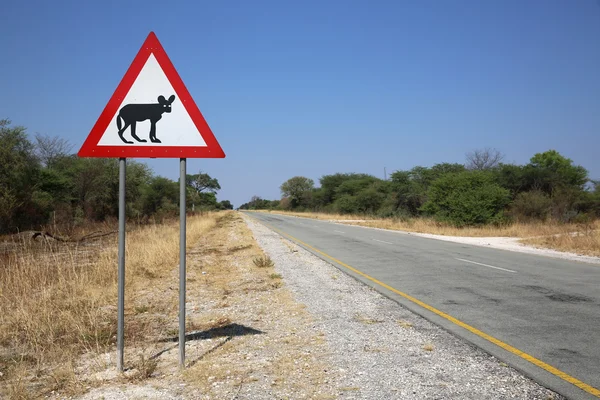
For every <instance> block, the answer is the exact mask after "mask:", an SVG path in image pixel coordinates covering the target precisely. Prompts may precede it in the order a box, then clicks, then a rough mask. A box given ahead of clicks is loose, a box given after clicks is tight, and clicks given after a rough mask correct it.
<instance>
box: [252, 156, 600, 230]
mask: <svg viewBox="0 0 600 400" xmlns="http://www.w3.org/2000/svg"><path fill="white" fill-rule="evenodd" d="M503 158H504V157H503V155H502V154H501V153H499V152H498V151H496V150H494V149H483V150H477V151H474V152H472V153H469V154H467V161H466V163H465V164H457V163H440V164H436V165H433V166H432V167H421V166H417V167H414V168H412V169H410V170H406V171H395V172H393V173H392V174H391V175H390V178H389V179H387V180H383V179H379V178H377V177H374V176H372V175H368V174H361V173H337V174H332V175H324V176H322V177H321V179H320V180H319V182H320V187H318V188H315V185H314V182H313V180H311V179H309V178H306V177H302V176H296V177H293V178H291V179H289V180H287V181H285V182H284V183H283V184H282V185H281V187H280V189H281V193H282V196H283V197H282V199H281V200H280V201H278V202H277V204H276V202H270V201H268V200H262V199H253V201H251V202H250V203H247V204H245V205H244V206H246V208H255V209H261V208H262V209H281V210H295V211H317V212H331V213H334V212H335V213H342V214H368V215H374V216H379V217H392V218H411V217H430V218H435V219H437V220H439V221H441V222H446V223H450V224H453V225H455V226H467V225H483V224H490V223H496V224H499V223H505V222H509V221H531V220H547V219H552V220H556V221H562V222H583V221H588V220H590V219H592V218H598V217H600V182H596V181H592V180H590V179H589V176H588V172H587V170H586V169H585V168H583V167H581V166H577V165H574V164H573V162H572V160H570V159H568V158H566V157H564V156H562V155H561V154H559V153H558V152H557V151H555V150H549V151H546V152H543V153H538V154H535V155H534V156H533V157H531V159H530V161H529V163H528V164H526V165H514V164H505V163H503V162H502V160H503ZM259 200H260V201H259Z"/></svg>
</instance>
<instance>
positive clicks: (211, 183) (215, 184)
mask: <svg viewBox="0 0 600 400" xmlns="http://www.w3.org/2000/svg"><path fill="white" fill-rule="evenodd" d="M185 180H186V185H187V186H189V187H191V188H193V189H194V190H195V191H197V192H198V193H200V192H204V191H208V192H212V193H217V191H219V190H221V185H219V181H218V180H217V179H216V178H211V177H210V175H208V174H203V173H199V174H195V175H186V176H185Z"/></svg>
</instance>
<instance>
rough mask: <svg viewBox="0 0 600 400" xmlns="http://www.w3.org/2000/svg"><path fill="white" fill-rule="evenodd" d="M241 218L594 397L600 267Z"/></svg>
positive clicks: (599, 378)
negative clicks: (267, 228) (264, 227)
mask: <svg viewBox="0 0 600 400" xmlns="http://www.w3.org/2000/svg"><path fill="white" fill-rule="evenodd" d="M248 215H249V216H251V217H253V218H255V219H257V220H258V221H260V222H262V223H264V224H265V225H267V226H268V227H270V228H273V229H275V230H276V231H278V232H279V233H280V234H282V235H283V236H285V237H287V238H288V239H291V240H293V241H295V242H296V243H298V244H299V245H301V246H303V247H304V248H306V249H307V250H309V251H311V252H312V253H314V254H315V255H317V256H319V257H321V258H323V259H325V260H327V261H329V262H331V263H333V264H334V265H336V266H338V267H339V268H340V269H342V270H344V271H345V272H347V273H349V274H350V275H353V276H354V277H356V278H357V279H359V280H361V281H363V282H365V283H366V284H368V285H370V286H372V287H374V288H375V289H377V290H379V291H380V292H382V293H383V294H385V295H387V296H389V297H390V298H392V299H394V300H396V301H398V302H399V303H400V304H402V305H404V306H405V307H407V308H409V309H411V310H412V311H414V312H416V313H418V314H420V315H422V316H424V317H425V318H427V319H429V320H431V321H433V322H435V323H437V324H438V325H440V326H442V327H444V328H445V329H447V330H449V331H451V332H453V333H455V334H457V335H458V336H460V337H463V338H465V339H467V340H469V341H471V342H472V343H474V344H476V345H478V346H479V347H481V348H483V349H484V350H486V351H488V352H489V353H491V354H493V355H495V356H497V357H498V358H500V359H502V360H504V361H506V362H507V363H509V364H510V365H512V366H513V367H515V368H517V369H519V370H521V371H523V372H524V373H525V374H527V375H529V376H530V377H532V378H533V379H535V380H536V381H538V382H540V383H541V384H543V385H545V386H547V387H549V388H550V389H553V390H555V391H557V392H559V393H560V394H562V395H564V396H566V397H568V398H573V399H595V398H600V390H599V388H600V290H599V289H600V265H595V264H587V263H580V262H576V261H565V260H561V259H554V258H550V257H544V256H537V255H530V254H523V253H516V252H510V251H504V250H497V249H490V248H484V247H478V246H471V245H465V244H461V243H452V242H446V241H440V240H435V239H428V238H422V237H418V236H414V235H408V234H405V233H400V232H394V231H385V230H378V229H369V228H363V227H358V226H351V225H341V224H335V223H331V222H327V221H319V220H313V219H306V218H297V217H289V216H283V215H279V214H269V213H248Z"/></svg>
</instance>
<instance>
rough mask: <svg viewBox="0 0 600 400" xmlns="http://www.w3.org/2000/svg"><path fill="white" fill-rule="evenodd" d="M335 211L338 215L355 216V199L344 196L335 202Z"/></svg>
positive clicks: (356, 205) (356, 210)
mask: <svg viewBox="0 0 600 400" xmlns="http://www.w3.org/2000/svg"><path fill="white" fill-rule="evenodd" d="M334 204H335V209H336V210H337V211H338V212H339V213H340V214H355V213H357V212H358V202H357V201H356V197H354V196H350V195H348V194H345V195H343V196H340V197H339V198H338V199H337V200H336V201H335V203H334Z"/></svg>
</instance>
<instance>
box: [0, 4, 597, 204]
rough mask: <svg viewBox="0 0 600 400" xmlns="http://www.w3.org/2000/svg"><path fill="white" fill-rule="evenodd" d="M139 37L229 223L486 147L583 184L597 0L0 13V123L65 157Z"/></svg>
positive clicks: (166, 170)
mask: <svg viewBox="0 0 600 400" xmlns="http://www.w3.org/2000/svg"><path fill="white" fill-rule="evenodd" d="M150 31H154V32H156V34H157V36H158V38H159V40H160V41H161V43H162V45H163V46H164V48H165V50H166V52H167V54H168V55H169V57H170V58H171V61H172V62H173V64H174V65H175V67H176V68H177V70H178V72H179V74H180V76H181V78H182V79H183V81H184V82H185V84H186V86H187V88H188V90H189V91H190V93H191V94H192V96H193V97H194V99H195V101H196V103H197V105H198V107H199V108H200V110H201V111H202V113H203V115H204V117H205V118H206V120H207V122H208V124H209V125H210V127H211V128H212V130H213V132H214V134H215V136H216V137H217V139H218V140H219V142H220V144H221V146H222V147H223V150H224V151H225V153H226V154H227V158H225V159H198V160H190V161H189V162H188V173H197V172H198V171H200V170H202V171H203V172H207V173H209V174H210V175H211V176H213V177H216V178H218V179H219V182H220V183H221V186H222V187H223V189H222V190H221V192H220V193H219V196H218V197H219V199H230V200H231V201H232V202H233V203H234V205H236V206H239V205H240V204H241V203H243V202H246V201H248V200H249V199H250V197H251V196H253V195H258V196H261V197H263V198H269V199H274V198H279V195H280V193H279V186H280V185H281V183H282V182H284V181H285V180H286V179H288V178H291V177H292V176H295V175H303V176H307V177H310V178H312V179H314V180H315V182H318V179H319V177H321V176H322V175H325V174H330V173H335V172H364V173H371V174H373V175H376V176H380V177H383V169H384V167H387V171H388V173H389V172H391V171H394V170H398V169H409V168H411V167H413V166H415V165H423V166H430V165H432V164H435V163H438V162H444V161H446V162H464V155H465V153H466V152H468V151H470V150H473V149H477V148H482V147H486V146H489V147H495V148H497V149H498V150H500V151H502V152H503V153H505V154H506V161H508V162H516V163H526V162H527V161H528V159H529V158H530V157H531V156H532V155H533V154H534V153H536V152H541V151H545V150H548V149H556V150H558V151H559V152H560V153H562V154H563V155H565V156H567V157H569V158H571V159H573V160H574V161H575V163H576V164H579V165H583V166H584V167H586V168H587V169H588V170H589V171H590V175H591V176H592V178H600V1H599V0H527V1H522V0H497V1H480V0H471V1H466V0H447V1H445V0H439V1H424V0H418V1H417V0H414V1H401V0H397V1H375V0H373V1H367V0H365V1H352V0H348V1H334V0H321V1H281V0H277V1H261V0H253V1H228V2H218V1H189V2H183V1H164V0H163V1H151V0H144V1H135V2H134V1H108V0H106V1H81V0H77V1H60V0H58V1H27V0H21V1H11V2H4V4H3V6H2V22H1V23H0V49H1V50H2V61H1V62H0V94H1V96H0V118H9V119H11V120H12V121H13V123H14V124H17V125H24V126H26V127H27V128H28V131H29V133H30V134H32V135H33V134H35V133H36V132H40V133H45V134H48V135H52V136H60V137H63V138H65V139H68V140H69V141H70V142H71V143H72V144H73V151H77V150H79V147H80V146H81V144H82V143H83V141H84V139H85V138H86V136H87V135H88V133H89V131H90V129H91V128H92V126H93V125H94V123H95V122H96V119H97V118H98V116H99V115H100V113H101V111H102V110H103V108H104V106H105V105H106V102H107V101H108V99H109V98H110V96H111V95H112V93H113V92H114V90H115V88H116V86H117V85H118V83H119V81H120V80H121V78H122V76H123V74H124V73H125V71H126V70H127V68H128V67H129V64H130V63H131V61H132V60H133V57H134V56H135V54H136V53H137V51H138V50H139V48H140V46H141V44H142V42H143V41H144V39H145V38H146V36H147V35H148V33H149V32H150ZM147 162H148V164H149V165H150V166H151V167H152V168H153V169H154V171H155V173H157V174H159V175H162V176H166V177H169V178H171V179H177V178H178V174H179V169H178V161H177V160H174V159H171V160H148V161H147Z"/></svg>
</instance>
